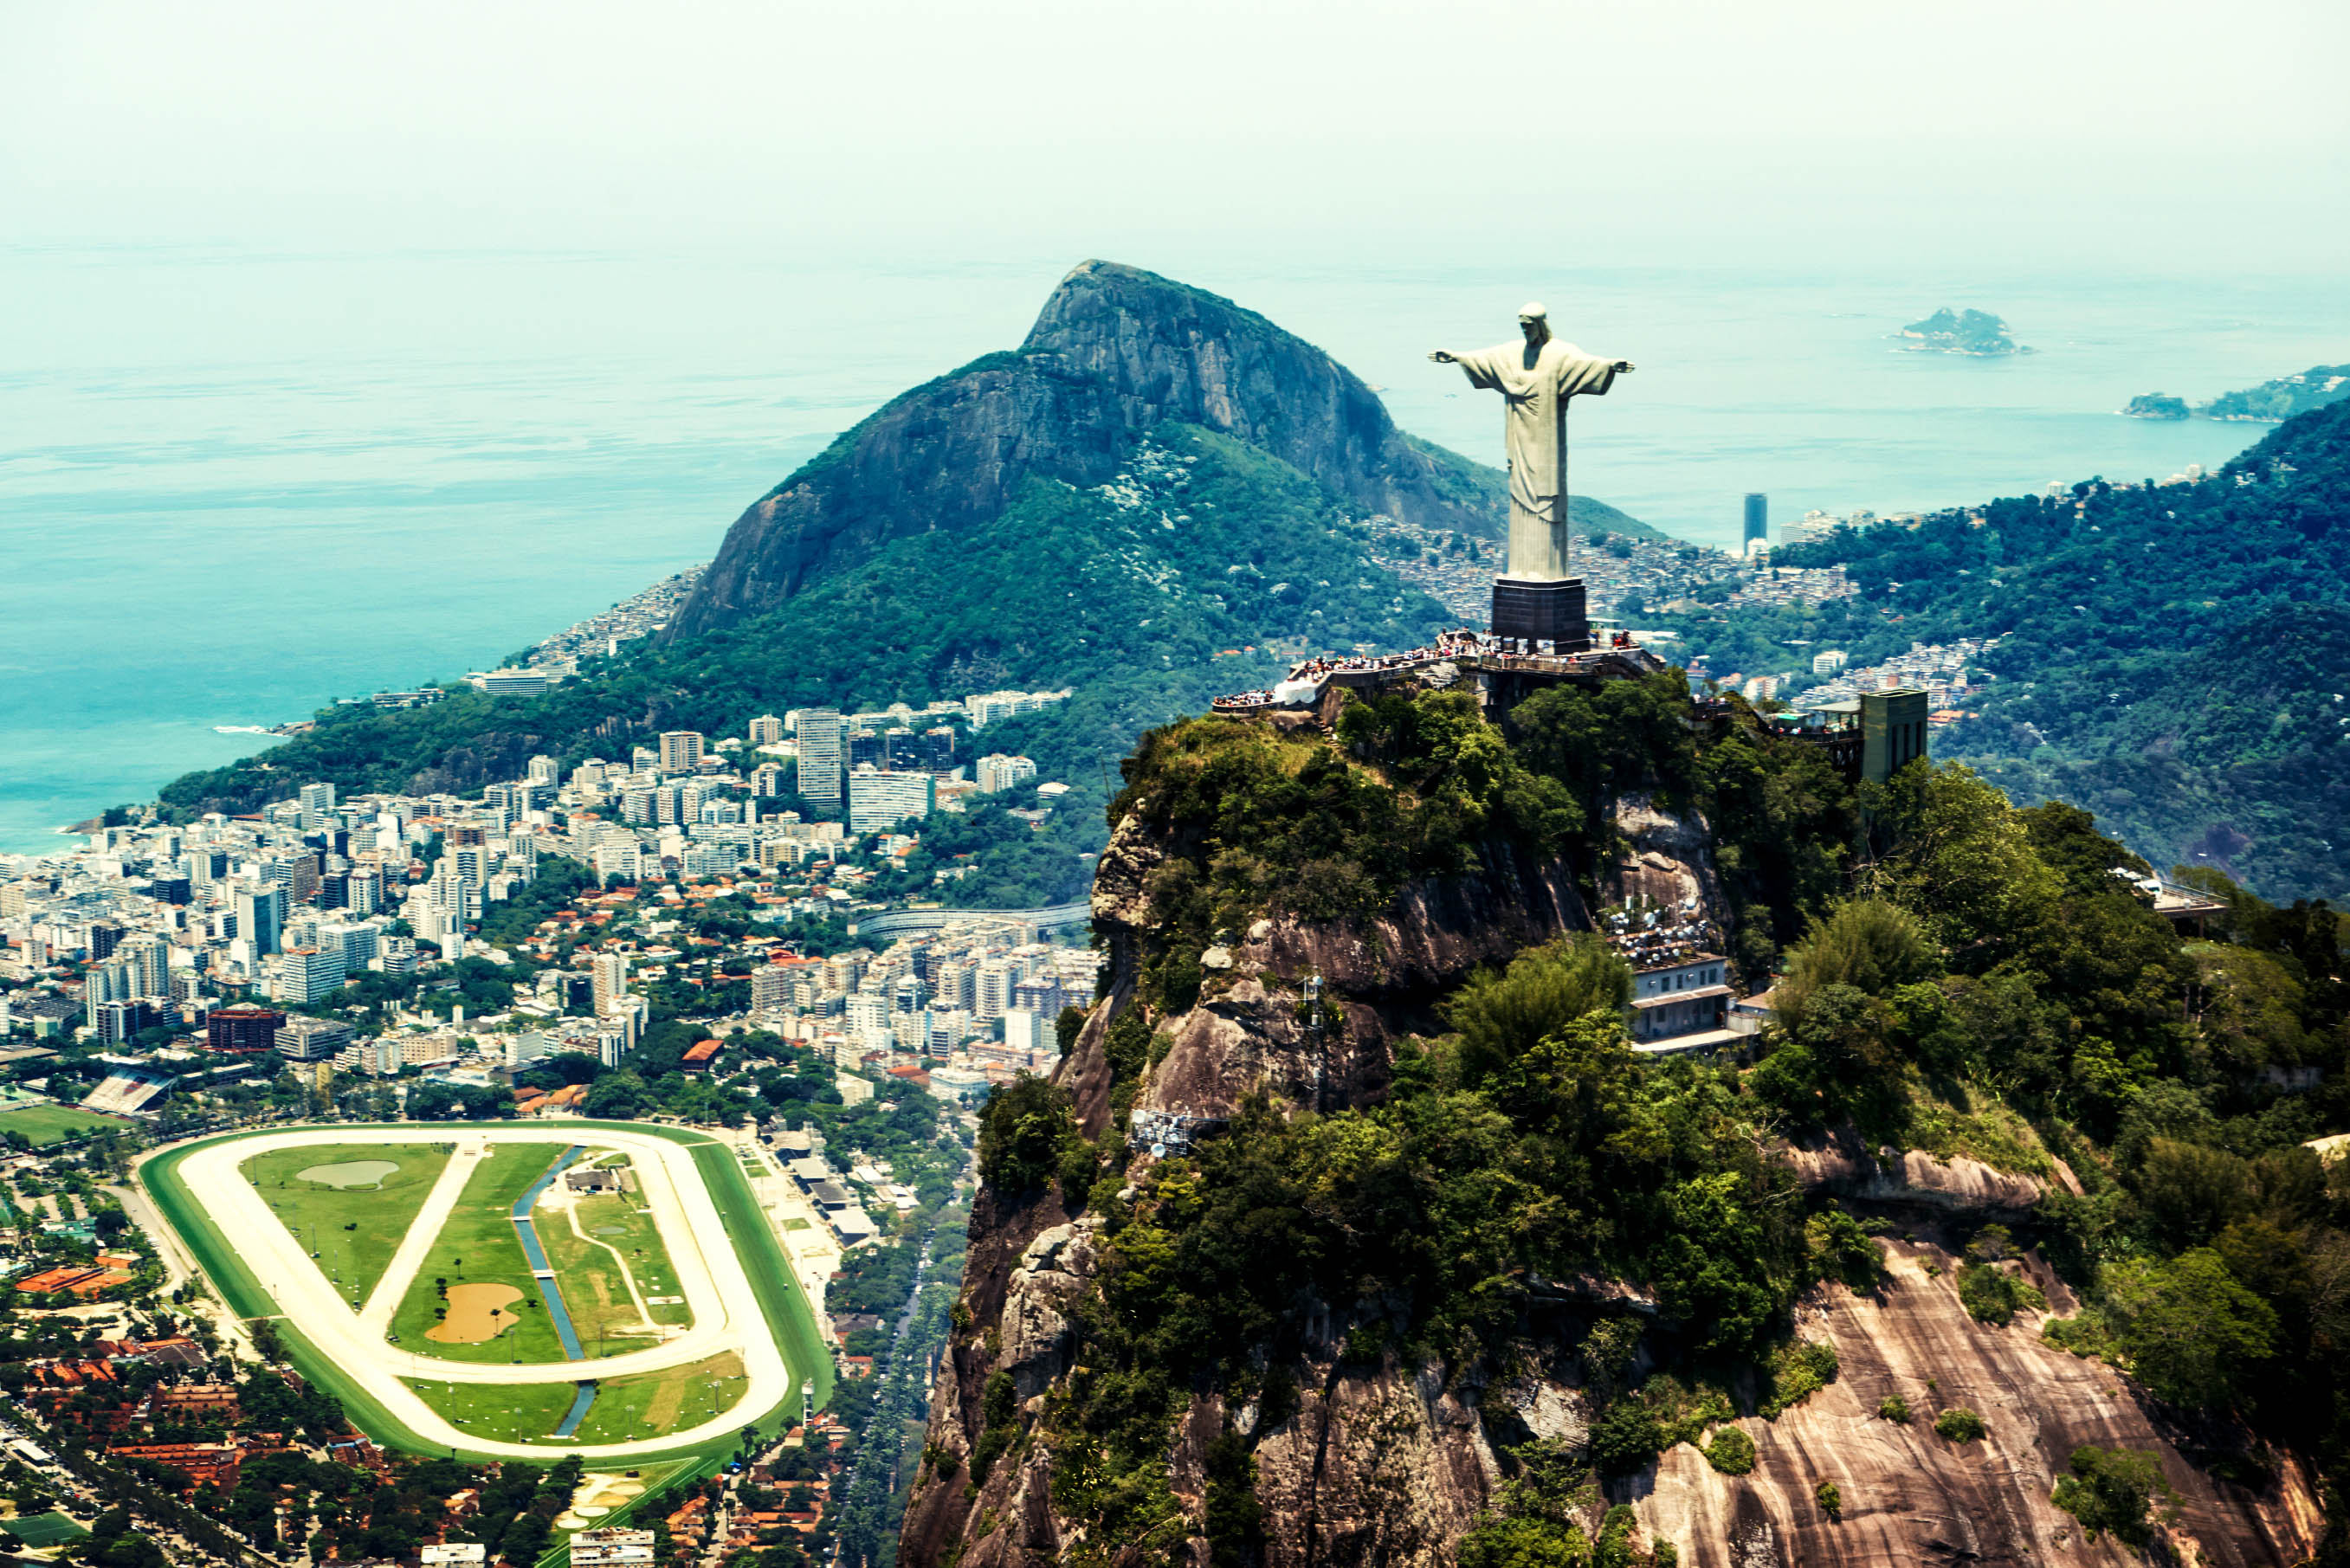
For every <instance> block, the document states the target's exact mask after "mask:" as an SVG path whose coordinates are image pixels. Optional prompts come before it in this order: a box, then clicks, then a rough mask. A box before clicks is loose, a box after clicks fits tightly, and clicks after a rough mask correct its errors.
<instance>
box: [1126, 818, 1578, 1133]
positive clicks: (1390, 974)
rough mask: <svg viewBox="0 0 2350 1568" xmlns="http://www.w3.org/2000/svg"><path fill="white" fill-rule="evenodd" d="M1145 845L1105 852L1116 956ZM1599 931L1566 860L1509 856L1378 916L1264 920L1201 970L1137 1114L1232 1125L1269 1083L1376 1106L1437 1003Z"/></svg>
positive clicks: (1309, 1102) (1417, 886) (1142, 914)
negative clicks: (1556, 944) (1488, 973)
mask: <svg viewBox="0 0 2350 1568" xmlns="http://www.w3.org/2000/svg"><path fill="white" fill-rule="evenodd" d="M1135 839H1139V833H1135V834H1130V833H1129V832H1128V830H1127V829H1124V828H1121V829H1120V830H1119V832H1118V836H1116V837H1115V838H1114V839H1113V840H1112V843H1111V846H1110V849H1109V851H1108V853H1107V854H1106V855H1104V856H1103V857H1102V860H1103V865H1104V867H1105V873H1104V875H1105V876H1106V877H1107V876H1109V875H1110V869H1109V868H1111V867H1115V868H1116V877H1117V879H1116V881H1115V882H1114V883H1113V884H1111V887H1112V891H1111V892H1109V893H1108V894H1107V895H1105V893H1104V892H1103V891H1102V886H1103V885H1102V884H1099V883H1097V888H1096V892H1095V899H1094V915H1095V920H1096V929H1097V930H1101V931H1102V932H1104V934H1105V935H1106V936H1107V939H1108V940H1109V941H1110V943H1111V946H1112V949H1113V950H1114V951H1115V950H1118V949H1119V947H1120V944H1121V943H1122V942H1123V941H1126V940H1130V937H1131V933H1132V932H1133V931H1134V930H1135V929H1139V919H1147V917H1148V902H1147V900H1144V899H1139V898H1134V897H1131V896H1129V895H1128V892H1127V891H1126V889H1128V888H1133V887H1136V886H1138V885H1139V878H1138V877H1137V876H1136V868H1137V867H1141V866H1142V864H1143V862H1144V859H1145V852H1144V851H1143V850H1142V849H1141V848H1139V846H1137V845H1136V844H1135V843H1134V842H1132V841H1133V840H1135ZM1147 874H1148V873H1147V871H1144V872H1142V875H1147ZM1589 925H1590V917H1589V915H1588V913H1587V912H1586V910H1585V909H1584V905H1583V899H1582V897H1581V895H1580V894H1578V893H1577V892H1576V891H1575V885H1574V882H1573V881H1572V880H1571V879H1570V877H1569V876H1568V873H1567V869H1566V867H1565V866H1564V865H1563V864H1561V863H1558V862H1555V861H1552V862H1537V861H1534V860H1531V859H1528V858H1526V857H1520V856H1516V855H1513V854H1510V853H1508V852H1506V851H1499V850H1497V851H1494V852H1493V853H1492V854H1490V855H1489V856H1488V857H1486V859H1485V862H1484V864H1483V867H1482V869H1481V870H1480V871H1479V872H1478V873H1477V874H1476V875H1474V876H1467V877H1446V878H1443V879H1441V880H1437V881H1427V882H1417V883H1413V884H1411V885H1409V887H1407V888H1405V889H1404V890H1403V891H1402V892H1401V893H1400V894H1399V895H1398V897H1397V898H1396V900H1395V901H1394V903H1392V904H1391V905H1389V906H1388V909H1386V910H1384V911H1382V912H1381V913H1380V914H1379V915H1378V917H1377V918H1376V919H1366V920H1360V921H1341V922H1328V923H1321V922H1310V921H1301V920H1297V919H1290V918H1286V917H1284V918H1278V919H1265V920H1260V921H1258V922H1256V924H1255V925H1254V926H1253V928H1252V929H1250V930H1249V932H1248V933H1247V937H1246V939H1245V940H1240V941H1235V942H1232V943H1230V944H1227V945H1222V946H1221V947H1220V949H1219V957H1220V960H1221V961H1220V962H1219V963H1218V964H1216V965H1213V966H1204V965H1203V967H1204V968H1206V970H1207V972H1208V976H1209V978H1208V982H1207V984H1206V985H1205V986H1204V987H1203V988H1202V990H1201V998H1200V1003H1199V1005H1198V1006H1196V1007H1194V1008H1193V1009H1192V1010H1191V1012H1189V1013H1186V1014H1185V1015H1183V1016H1182V1017H1180V1018H1177V1019H1172V1020H1170V1021H1169V1022H1168V1023H1167V1024H1166V1028H1167V1029H1168V1031H1169V1033H1170V1034H1171V1035H1172V1036H1173V1042H1174V1043H1173V1044H1172V1046H1171V1047H1170V1050H1169V1051H1168V1053H1167V1055H1166V1058H1165V1060H1164V1061H1162V1062H1161V1063H1159V1065H1158V1066H1157V1067H1156V1068H1154V1069H1153V1070H1152V1072H1151V1074H1150V1076H1149V1079H1148V1080H1147V1081H1146V1083H1145V1085H1144V1086H1143V1091H1142V1096H1141V1098H1140V1099H1139V1101H1138V1102H1137V1106H1138V1108H1139V1109H1142V1110H1150V1111H1166V1112H1172V1113H1175V1114H1179V1115H1185V1116H1210V1117H1217V1116H1229V1115H1230V1114H1231V1113H1232V1109H1233V1107H1234V1106H1237V1105H1238V1104H1239V1102H1240V1100H1241V1098H1242V1096H1245V1095H1247V1094H1250V1093H1252V1092H1253V1091H1254V1090H1257V1089H1259V1088H1268V1089H1271V1090H1273V1091H1274V1092H1275V1093H1277V1094H1279V1095H1281V1096H1283V1097H1284V1098H1285V1099H1288V1100H1290V1101H1291V1102H1292V1103H1294V1104H1296V1105H1299V1106H1308V1107H1312V1108H1314V1109H1317V1110H1326V1109H1334V1108H1337V1107H1340V1106H1350V1105H1358V1104H1361V1103H1363V1102H1365V1101H1366V1100H1368V1099H1373V1098H1376V1097H1378V1095H1379V1094H1380V1093H1381V1092H1383V1090H1384V1087H1385V1085H1386V1083H1387V1075H1388V1064H1389V1063H1390V1062H1391V1061H1392V1060H1393V1056H1394V1046H1395V1043H1396V1041H1397V1040H1399V1039H1400V1038H1401V1037H1403V1036H1405V1035H1407V1034H1410V1033H1433V1032H1434V1031H1436V1030H1438V1029H1440V1027H1442V1025H1441V1023H1440V1020H1439V1019H1438V1017H1437V1016H1436V1013H1435V1012H1434V1010H1433V1008H1432V1006H1431V1002H1433V1001H1434V1000H1436V999H1438V998H1440V997H1441V996H1442V995H1443V994H1445V993H1446V992H1450V991H1451V990H1452V989H1453V988H1454V987H1457V986H1458V985H1459V984H1460V983H1461V981H1464V980H1466V979H1467V978H1468V977H1469V975H1470V973H1471V971H1475V970H1477V969H1478V968H1480V967H1483V966H1488V965H1491V966H1495V967H1498V966H1501V965H1504V964H1506V963H1508V962H1509V961H1510V959H1511V958H1512V956H1513V955H1514V954H1515V953H1517V952H1518V951H1519V950H1521V949H1523V948H1526V947H1530V946H1533V945H1534V944H1536V943H1540V942H1543V941H1546V940H1549V939H1551V938H1552V937H1555V936H1557V935H1559V934H1560V933H1561V932H1564V931H1571V930H1575V929H1586V928H1587V927H1588V926H1589ZM1309 981H1318V982H1319V998H1318V1004H1317V1003H1316V1002H1310V1001H1309V999H1308V996H1307V992H1308V989H1309V986H1308V982H1309Z"/></svg>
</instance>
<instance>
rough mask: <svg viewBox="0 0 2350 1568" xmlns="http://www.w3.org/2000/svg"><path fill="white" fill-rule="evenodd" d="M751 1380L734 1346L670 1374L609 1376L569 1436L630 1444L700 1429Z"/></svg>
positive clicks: (729, 1406) (585, 1440) (574, 1439)
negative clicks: (642, 1439)
mask: <svg viewBox="0 0 2350 1568" xmlns="http://www.w3.org/2000/svg"><path fill="white" fill-rule="evenodd" d="M748 1384H749V1379H748V1378H746V1377H744V1376H743V1358H742V1357H741V1356H739V1355H735V1354H734V1353H733V1351H731V1350H730V1351H727V1352H725V1353H724V1354H723V1355H713V1356H712V1357H710V1359H708V1360H707V1361H696V1362H693V1363H691V1364H690V1365H688V1366H674V1367H671V1368H670V1369H669V1370H667V1371H664V1372H639V1373H637V1374H635V1375H634V1376H629V1377H613V1378H608V1379H606V1380H605V1381H604V1382H603V1383H602V1384H601V1385H599V1386H598V1388H597V1390H596V1403H595V1404H593V1405H591V1406H589V1407H588V1408H587V1419H586V1420H584V1421H582V1422H580V1423H579V1430H578V1431H577V1433H575V1434H573V1436H572V1437H571V1438H569V1439H568V1440H569V1441H571V1442H575V1443H625V1442H633V1441H635V1440H637V1439H638V1438H658V1437H660V1435H661V1434H663V1433H664V1432H674V1431H678V1430H680V1429H681V1428H686V1427H698V1426H700V1425H701V1424H702V1422H704V1421H707V1420H709V1419H710V1418H711V1417H712V1416H718V1415H723V1414H725V1413H726V1412H727V1411H728V1410H731V1409H733V1407H734V1402H735V1401H736V1400H738V1399H740V1398H742V1397H743V1389H744V1388H745V1387H746V1386H748Z"/></svg>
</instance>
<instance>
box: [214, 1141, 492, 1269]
mask: <svg viewBox="0 0 2350 1568" xmlns="http://www.w3.org/2000/svg"><path fill="white" fill-rule="evenodd" d="M455 1147H456V1146H455V1145H454V1144H447V1143H354V1144H324V1145H320V1146H318V1147H313V1148H281V1149H277V1150H276V1151H274V1152H272V1153H269V1154H257V1155H255V1156H254V1157H253V1158H251V1159H248V1160H246V1161H245V1162H244V1164H243V1165H241V1166H239V1167H237V1168H238V1169H239V1170H240V1171H242V1172H243V1173H244V1179H246V1180H247V1181H250V1182H252V1183H253V1185H254V1189H255V1190H256V1191H258V1192H259V1193H260V1194H261V1196H262V1198H263V1199H265V1201H266V1202H267V1203H268V1205H269V1207H270V1208H271V1209H273V1210H276V1213H277V1218H278V1219H280V1220H284V1221H285V1222H286V1229H287V1230H288V1231H292V1232H293V1233H294V1234H295V1236H296V1238H298V1239H299V1240H300V1241H301V1242H302V1246H303V1251H307V1252H314V1253H316V1254H317V1261H318V1267H319V1269H320V1270H321V1271H322V1272H324V1273H325V1274H326V1276H327V1277H328V1279H330V1280H332V1281H334V1282H335V1283H336V1284H337V1285H338V1286H339V1287H340V1288H341V1291H342V1296H343V1299H344V1300H345V1301H360V1302H364V1301H365V1300H367V1296H368V1293H369V1291H372V1290H373V1289H375V1283H376V1282H377V1281H378V1280H380V1279H381V1278H383V1271H384V1270H385V1269H386V1268H387V1267H389V1266H390V1262H391V1255H392V1253H394V1252H396V1251H399V1250H400V1239H401V1238H402V1237H404V1236H406V1235H407V1234H408V1227H409V1225H410V1224H411V1222H412V1221H413V1220H415V1218H416V1211H417V1210H419V1209H421V1208H422V1207H423V1206H424V1199H426V1198H427V1197H429V1196H430V1195H431V1194H432V1184H433V1183H434V1182H435V1181H438V1180H439V1179H441V1172H442V1169H443V1168H445V1167H447V1165H448V1163H449V1156H450V1153H451V1152H452V1150H453V1149H454V1148H455ZM387 1165H389V1166H390V1167H392V1168H391V1169H390V1170H384V1169H382V1167H384V1166H387Z"/></svg>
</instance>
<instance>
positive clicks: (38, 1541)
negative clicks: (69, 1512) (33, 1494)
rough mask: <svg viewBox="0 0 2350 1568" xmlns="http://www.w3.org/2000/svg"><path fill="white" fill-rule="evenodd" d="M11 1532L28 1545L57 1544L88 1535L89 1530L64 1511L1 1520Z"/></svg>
mask: <svg viewBox="0 0 2350 1568" xmlns="http://www.w3.org/2000/svg"><path fill="white" fill-rule="evenodd" d="M0 1525H5V1527H6V1528H7V1530H8V1531H9V1532H10V1533H11V1534H13V1535H15V1536H16V1539H17V1540H19V1541H21V1542H24V1543H25V1544H26V1545H27V1546H57V1545H62V1544H63V1543H64V1542H68V1541H72V1540H75V1539H77V1538H78V1537H80V1536H84V1535H88V1533H89V1532H88V1531H87V1530H84V1529H83V1528H82V1527H81V1526H80V1525H78V1524H76V1523H75V1522H74V1521H72V1520H70V1519H68V1518H67V1517H66V1516H65V1515H64V1514H62V1513H57V1512H50V1513H34V1514H27V1515H26V1517H24V1518H23V1519H10V1520H0Z"/></svg>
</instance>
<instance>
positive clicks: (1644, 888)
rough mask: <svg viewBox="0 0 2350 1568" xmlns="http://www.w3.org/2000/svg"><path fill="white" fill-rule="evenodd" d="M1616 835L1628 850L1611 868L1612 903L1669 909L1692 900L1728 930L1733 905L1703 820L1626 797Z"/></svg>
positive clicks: (1609, 896)
mask: <svg viewBox="0 0 2350 1568" xmlns="http://www.w3.org/2000/svg"><path fill="white" fill-rule="evenodd" d="M1616 831H1617V833H1619V834H1621V835H1623V836H1624V841H1625V844H1626V846H1627V848H1626V852H1625V854H1624V855H1623V856H1622V857H1620V858H1619V859H1618V860H1617V862H1616V863H1615V865H1614V866H1612V867H1609V868H1608V872H1607V880H1606V886H1605V888H1604V889H1603V892H1604V894H1605V896H1606V898H1607V901H1608V902H1609V903H1611V904H1628V903H1632V902H1634V901H1635V900H1638V899H1647V900H1648V901H1650V902H1653V903H1658V904H1663V905H1666V906H1673V905H1678V904H1680V903H1682V902H1683V901H1685V900H1691V899H1693V900H1695V902H1696V905H1697V911H1698V913H1700V914H1701V915H1703V916H1705V917H1706V918H1707V919H1711V920H1712V921H1713V922H1714V923H1715V924H1716V925H1718V926H1720V927H1721V928H1722V929H1725V930H1726V929H1729V926H1730V923H1731V922H1730V904H1729V901H1728V900H1727V899H1726V898H1723V897H1722V892H1721V877H1719V876H1718V875H1717V874H1716V872H1715V871H1714V867H1713V836H1712V833H1711V830H1709V829H1708V828H1707V826H1706V824H1705V819H1704V818H1703V817H1700V816H1697V815H1690V816H1688V817H1682V816H1679V815H1675V814H1674V813H1672V812H1669V811H1667V810H1665V809H1664V808H1663V807H1661V806H1659V805H1658V804H1657V803H1656V802H1655V801H1654V800H1653V799H1651V798H1650V797H1648V796H1647V795H1640V794H1627V795H1625V796H1623V797H1622V798H1621V799H1619V800H1617V803H1616Z"/></svg>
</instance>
